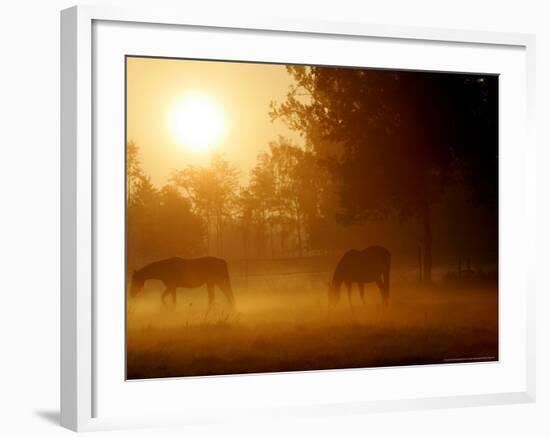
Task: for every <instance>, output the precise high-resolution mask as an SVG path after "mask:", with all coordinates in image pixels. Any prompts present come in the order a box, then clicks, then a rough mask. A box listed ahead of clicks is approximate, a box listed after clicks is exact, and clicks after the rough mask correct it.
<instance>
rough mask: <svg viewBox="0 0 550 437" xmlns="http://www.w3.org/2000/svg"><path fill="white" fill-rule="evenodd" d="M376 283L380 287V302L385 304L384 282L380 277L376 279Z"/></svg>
mask: <svg viewBox="0 0 550 437" xmlns="http://www.w3.org/2000/svg"><path fill="white" fill-rule="evenodd" d="M376 285H377V286H378V288H379V289H380V295H381V296H382V302H383V303H384V305H387V298H386V286H385V284H384V282H382V278H379V279H377V280H376Z"/></svg>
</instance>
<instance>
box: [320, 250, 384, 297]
mask: <svg viewBox="0 0 550 437" xmlns="http://www.w3.org/2000/svg"><path fill="white" fill-rule="evenodd" d="M390 265H391V255H390V252H388V250H387V249H385V248H383V247H381V246H370V247H367V248H366V249H364V250H361V251H358V250H349V251H347V252H346V253H345V254H344V256H343V257H342V259H340V261H338V264H337V265H336V269H335V270H334V275H333V277H332V282H331V284H330V289H329V302H330V303H331V304H336V303H337V302H338V300H339V298H340V287H341V286H342V283H343V284H345V285H346V288H347V290H348V299H349V303H350V306H351V287H352V285H353V283H354V282H355V283H357V285H358V286H359V294H360V295H361V300H362V301H363V303H365V297H364V289H365V284H366V283H369V282H376V285H378V288H379V289H380V294H381V295H382V301H383V302H384V305H387V304H388V299H389V295H390Z"/></svg>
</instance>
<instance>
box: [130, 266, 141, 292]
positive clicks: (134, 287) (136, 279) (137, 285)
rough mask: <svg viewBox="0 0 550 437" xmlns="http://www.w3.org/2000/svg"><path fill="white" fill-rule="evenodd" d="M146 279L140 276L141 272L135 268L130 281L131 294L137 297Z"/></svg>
mask: <svg viewBox="0 0 550 437" xmlns="http://www.w3.org/2000/svg"><path fill="white" fill-rule="evenodd" d="M144 282H145V281H144V280H143V279H142V278H140V275H139V272H136V271H135V270H134V273H133V274H132V280H131V281H130V296H131V297H135V296H136V295H137V294H138V293H139V292H140V291H141V289H142V288H143V284H144Z"/></svg>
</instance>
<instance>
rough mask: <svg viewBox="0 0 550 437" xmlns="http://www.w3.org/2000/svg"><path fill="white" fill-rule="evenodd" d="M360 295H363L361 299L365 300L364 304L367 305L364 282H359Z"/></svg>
mask: <svg viewBox="0 0 550 437" xmlns="http://www.w3.org/2000/svg"><path fill="white" fill-rule="evenodd" d="M359 295H360V296H361V300H362V301H363V305H365V284H363V283H360V284H359Z"/></svg>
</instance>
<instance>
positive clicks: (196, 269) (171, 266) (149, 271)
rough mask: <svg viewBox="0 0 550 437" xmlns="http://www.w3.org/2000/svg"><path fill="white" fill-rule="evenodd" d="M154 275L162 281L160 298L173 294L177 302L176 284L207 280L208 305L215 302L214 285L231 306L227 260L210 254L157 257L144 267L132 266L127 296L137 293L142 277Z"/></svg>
mask: <svg viewBox="0 0 550 437" xmlns="http://www.w3.org/2000/svg"><path fill="white" fill-rule="evenodd" d="M149 279H157V280H160V281H162V282H164V285H165V287H166V289H165V290H164V293H163V294H162V297H161V300H162V302H163V303H164V299H165V298H166V296H168V295H170V294H171V295H172V303H173V304H174V305H175V304H176V288H178V287H183V288H197V287H200V286H202V285H205V284H206V287H207V289H208V305H209V307H210V308H211V307H212V305H213V304H214V287H216V286H217V287H218V288H219V289H220V290H221V291H222V292H223V293H224V294H225V297H226V298H227V300H228V301H229V304H230V305H231V306H232V307H234V305H235V298H234V297H233V291H232V290H231V283H230V281H229V272H228V270H227V263H226V262H225V260H223V259H221V258H214V257H211V256H207V257H203V258H194V259H183V258H176V257H174V258H168V259H164V260H162V261H156V262H153V263H151V264H148V265H146V266H145V267H143V268H141V269H139V270H135V271H134V274H133V275H132V280H131V285H130V296H132V297H134V296H136V295H137V294H138V293H139V292H140V291H141V289H142V288H143V285H144V284H145V281H147V280H149Z"/></svg>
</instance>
